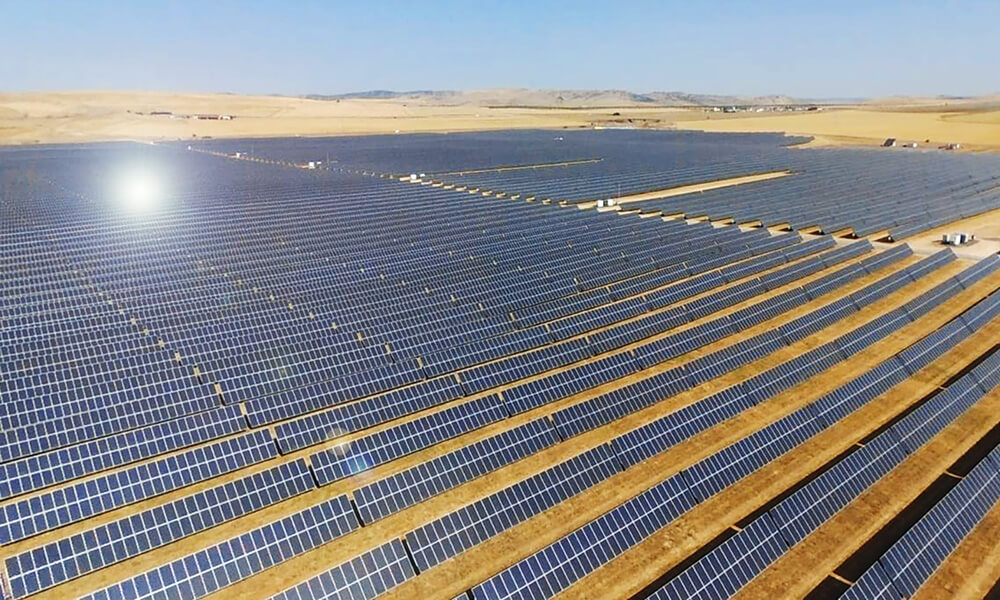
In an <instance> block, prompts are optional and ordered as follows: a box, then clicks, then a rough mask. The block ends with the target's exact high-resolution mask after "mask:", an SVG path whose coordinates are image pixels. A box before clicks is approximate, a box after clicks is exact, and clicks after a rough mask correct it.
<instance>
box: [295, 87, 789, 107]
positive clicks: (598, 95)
mask: <svg viewBox="0 0 1000 600" xmlns="http://www.w3.org/2000/svg"><path fill="white" fill-rule="evenodd" d="M308 98H310V99H316V100H360V99H379V100H395V101H399V102H412V103H415V104H426V105H437V106H504V107H515V106H532V107H542V106H544V107H562V108H594V107H627V106H664V107H685V106H719V105H744V106H745V105H752V106H773V105H778V104H802V103H809V101H808V100H798V99H795V98H791V97H788V96H782V95H774V96H737V95H711V94H692V93H687V92H649V93H636V92H630V91H626V90H560V89H527V88H498V89H489V90H465V91H453V90H443V91H433V90H415V91H406V92H394V91H388V90H372V91H365V92H354V93H349V94H339V95H332V96H324V95H310V96H308Z"/></svg>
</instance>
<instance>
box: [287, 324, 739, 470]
mask: <svg viewBox="0 0 1000 600" xmlns="http://www.w3.org/2000/svg"><path fill="white" fill-rule="evenodd" d="M729 333H730V332H729V331H728V328H727V329H725V330H722V331H720V333H718V334H716V335H713V336H706V335H701V336H698V335H697V334H693V335H686V336H684V338H685V340H686V343H685V344H684V345H683V347H682V348H678V349H677V351H676V355H680V354H683V353H685V352H688V351H691V350H694V349H696V348H698V347H700V346H702V345H704V344H706V343H709V342H710V341H712V340H713V339H718V338H719V337H722V336H724V335H729ZM727 353H728V351H726V350H724V351H723V353H722V354H721V355H719V359H721V360H725V359H726V358H727ZM630 361H631V357H630V356H629V355H628V354H623V355H612V356H610V357H607V358H603V359H600V360H597V361H590V362H587V363H584V364H582V365H580V366H578V367H575V368H573V369H571V370H569V371H562V372H560V373H558V374H556V375H552V376H548V377H545V378H542V379H539V380H536V381H533V382H530V383H527V384H523V385H522V386H519V387H516V388H511V389H509V390H506V391H505V392H504V393H503V398H504V402H503V406H504V407H505V410H506V411H507V412H509V413H510V414H517V413H519V412H523V411H524V410H528V409H530V408H533V407H537V406H541V405H543V404H548V403H551V402H554V401H555V400H558V399H560V398H563V397H566V396H569V395H572V394H573V393H577V392H579V391H583V390H585V389H589V388H591V387H594V386H595V385H599V384H600V383H604V382H608V381H612V380H615V379H618V378H621V377H623V376H625V375H627V374H630V373H633V372H635V371H637V370H638V369H639V365H636V364H634V363H631V362H630ZM652 364H655V363H652ZM689 385H693V384H689ZM492 402H493V400H492V399H491V398H490V397H487V398H485V399H480V400H474V401H473V402H471V403H468V404H466V405H460V407H456V408H455V409H448V410H463V411H468V412H470V413H473V414H475V413H478V412H480V411H481V410H482V409H481V408H480V405H486V406H488V405H492ZM461 406H465V407H467V408H464V409H463V408H461ZM444 412H445V413H447V411H444ZM438 414H441V413H435V414H432V415H430V416H428V417H424V418H421V419H417V420H416V421H412V422H410V423H406V424H403V425H401V426H397V427H395V428H390V429H387V430H384V431H382V432H380V433H378V434H375V435H373V436H368V437H364V438H359V439H357V440H355V441H353V442H351V443H350V444H349V445H347V447H340V446H338V447H337V448H335V449H331V450H324V451H321V452H319V453H317V454H314V455H313V463H314V465H315V464H319V465H321V466H320V467H319V470H321V471H324V473H323V474H321V473H320V472H319V471H318V472H317V477H318V479H319V480H320V481H321V482H324V483H325V482H329V481H334V480H336V479H340V478H343V477H346V476H348V475H350V474H353V473H354V472H356V471H357V469H359V468H370V467H373V466H376V465H378V464H382V463H383V462H386V461H388V460H393V459H395V458H397V457H398V456H401V455H402V454H401V453H403V454H408V453H412V452H415V451H417V450H419V449H421V448H424V447H427V445H429V444H430V443H435V442H433V441H432V440H437V439H438V438H437V437H435V436H437V435H439V433H438V432H439V429H440V428H439V427H437V426H436V423H437V420H438V419H439V418H440V417H438V416H436V415H438ZM335 416H338V414H337V413H321V414H320V415H315V416H312V417H307V418H306V419H302V420H299V421H293V422H291V423H287V424H282V425H279V426H278V428H277V434H278V440H279V445H281V446H282V448H283V451H290V450H293V449H298V448H301V447H305V446H306V445H309V443H315V442H316V441H317V440H319V441H322V439H328V438H329V437H331V436H336V435H339V434H340V431H337V430H334V429H332V428H333V427H335V426H336V427H339V424H340V423H341V421H340V420H338V419H333V417H335ZM505 416H506V415H501V414H499V413H496V417H495V418H503V417H505ZM331 419H333V420H331ZM335 422H336V423H337V425H335ZM487 422H492V421H487ZM482 424H483V425H485V424H486V422H484V423H482ZM303 425H304V426H305V427H306V428H305V429H303V427H302V426H303ZM469 425H470V426H472V425H474V423H469ZM479 426H482V425H479ZM410 429H427V430H428V433H425V435H423V436H420V435H416V434H410V433H408V432H409V430H410ZM458 433H464V430H462V431H459V432H458ZM458 433H456V435H457V434H458ZM404 440H405V441H404ZM387 447H391V451H388V450H387ZM330 461H332V462H330ZM328 462H330V465H329V466H330V467H331V468H334V474H332V475H329V476H328V475H326V474H325V470H326V468H327V466H328V465H327V463H328Z"/></svg>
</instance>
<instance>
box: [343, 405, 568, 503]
mask: <svg viewBox="0 0 1000 600" xmlns="http://www.w3.org/2000/svg"><path fill="white" fill-rule="evenodd" d="M538 426H539V427H540V426H541V424H538ZM546 429H548V430H549V431H548V437H549V441H548V442H547V443H551V442H552V434H551V430H550V428H548V427H545V428H543V429H540V430H539V433H544V432H545V431H546ZM510 433H511V434H512V435H514V436H515V439H516V438H517V434H515V433H514V432H510ZM543 443H545V442H543ZM537 449H538V448H537V447H536V448H534V450H533V451H537ZM514 459H516V458H508V459H507V462H509V461H510V460H514ZM502 464H506V463H502ZM493 468H496V466H494V467H493ZM453 485H454V484H453ZM362 510H363V511H364V509H363V508H362Z"/></svg>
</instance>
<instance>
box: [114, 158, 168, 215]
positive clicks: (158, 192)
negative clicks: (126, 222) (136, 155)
mask: <svg viewBox="0 0 1000 600" xmlns="http://www.w3.org/2000/svg"><path fill="white" fill-rule="evenodd" d="M165 196H166V190H165V189H164V183H163V180H162V178H161V177H160V176H159V174H158V173H156V172H155V171H154V170H152V169H149V168H130V169H125V170H123V171H121V172H120V173H119V174H118V176H117V179H116V184H115V200H116V202H117V204H118V206H119V208H121V210H122V212H125V213H127V214H131V215H135V216H142V215H149V214H152V213H155V212H157V211H158V210H159V209H160V208H161V207H162V205H163V202H164V200H165Z"/></svg>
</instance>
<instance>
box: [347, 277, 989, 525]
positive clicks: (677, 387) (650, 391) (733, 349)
mask: <svg viewBox="0 0 1000 600" xmlns="http://www.w3.org/2000/svg"><path fill="white" fill-rule="evenodd" d="M989 262H990V263H991V264H993V265H994V266H993V268H995V267H996V266H997V265H996V262H997V261H989ZM985 266H986V265H985V264H981V265H978V266H977V267H975V268H976V269H977V270H978V271H980V272H981V273H980V276H983V275H985V272H986V271H985V270H984V269H983V268H982V267H985ZM907 322H908V321H907ZM779 337H780V334H778V333H777V332H766V333H764V334H761V335H760V336H757V337H756V338H753V339H750V340H744V341H742V342H740V343H738V344H736V345H734V346H730V347H727V348H725V349H723V350H720V351H717V352H714V353H712V354H709V355H707V356H705V357H703V358H700V359H697V360H695V361H692V362H691V363H689V364H688V365H686V366H683V367H678V368H675V369H671V370H669V371H666V372H661V373H659V374H657V375H654V376H653V377H650V378H647V379H643V380H640V381H639V382H636V383H633V384H629V385H627V386H625V387H622V388H619V389H616V390H613V391H611V392H608V393H606V394H602V395H599V396H597V397H595V398H591V399H589V400H585V401H583V402H581V403H577V404H574V405H572V406H570V407H567V408H565V409H562V410H560V411H557V412H555V413H553V414H552V420H553V423H554V425H555V427H556V429H557V431H558V432H559V434H560V436H561V437H562V439H568V438H569V437H570V436H572V435H577V434H579V433H582V432H583V431H586V430H589V429H593V428H596V427H598V426H600V425H603V424H605V423H608V422H610V421H612V420H615V419H619V418H622V417H623V416H625V415H626V414H629V413H631V412H635V411H638V410H640V409H641V408H644V407H645V406H648V405H650V404H652V403H655V402H657V401H660V400H662V399H664V398H667V397H669V396H672V395H676V394H678V393H680V392H682V391H684V390H687V389H690V388H692V387H694V385H695V383H694V382H697V381H700V377H699V376H698V375H697V374H694V375H689V374H688V373H686V372H685V371H686V370H689V369H690V370H694V371H695V373H697V372H698V371H697V366H695V365H697V364H698V363H700V362H709V363H711V364H720V365H724V367H718V368H717V369H716V372H715V373H714V374H713V375H712V376H713V377H717V376H721V375H722V374H724V373H725V372H728V371H731V370H733V369H735V368H737V367H738V366H740V365H742V364H746V363H747V362H750V361H751V360H756V359H757V358H760V357H762V356H763V355H765V354H769V353H770V352H773V351H774V350H776V349H777V348H780V347H782V346H783V345H784V344H785V343H790V342H786V341H784V340H781V339H779ZM736 355H739V356H740V359H739V360H734V358H733V357H734V356H736ZM824 356H826V355H825V354H824ZM802 362H803V363H806V362H807V361H802ZM592 364H593V363H592ZM809 364H811V363H809ZM813 369H815V367H813ZM568 395H570V393H568V392H566V390H563V394H562V396H559V397H565V396H568ZM505 398H506V394H505ZM508 405H509V402H508ZM529 426H530V427H532V431H538V432H539V433H541V432H544V435H545V437H546V440H547V441H548V443H552V441H549V440H553V441H554V439H553V438H551V437H550V436H549V434H548V431H547V430H548V428H546V427H543V426H542V425H541V424H540V423H539V422H532V423H529V424H528V425H525V426H522V427H521V428H516V429H515V430H511V432H510V433H513V432H514V431H517V430H518V429H527V428H528V427H529ZM534 428H540V429H541V431H539V430H538V429H534ZM484 442H485V443H488V444H490V445H491V446H492V445H493V444H495V443H497V442H500V443H502V445H503V446H502V447H503V448H504V450H503V452H504V453H505V454H506V455H507V456H516V457H518V458H520V457H522V456H523V455H524V454H523V453H524V451H525V449H526V448H527V447H528V445H532V448H531V450H530V451H531V452H537V451H539V450H541V448H542V447H544V446H545V445H547V444H543V445H541V446H539V445H538V444H537V442H536V441H535V440H534V439H533V438H532V437H530V436H524V437H522V436H521V435H518V436H515V437H513V438H511V439H502V435H501V436H494V437H492V438H487V440H484ZM481 443H483V442H481ZM475 446H476V445H473V446H468V447H465V448H462V449H459V450H458V451H455V452H453V453H450V454H447V455H444V456H441V457H439V458H437V459H434V460H432V461H429V462H427V463H421V464H420V465H417V466H416V467H413V468H411V469H407V470H405V471H402V472H400V473H397V474H395V475H393V476H390V477H388V478H386V479H383V480H379V481H377V482H374V483H373V484H369V485H367V486H365V487H363V488H360V489H358V490H356V491H355V494H354V495H355V499H356V500H357V501H358V504H359V509H360V510H361V511H362V516H363V518H364V520H365V521H367V522H371V521H372V520H375V519H378V518H383V517H385V516H387V515H388V514H391V513H393V512H396V511H398V510H401V509H402V508H405V507H407V506H412V505H413V504H416V503H417V502H419V501H422V500H424V499H426V498H428V497H430V496H432V495H435V494H438V493H441V491H443V490H445V489H449V488H450V487H454V486H456V485H459V484H460V483H462V482H465V481H468V480H469V479H471V478H474V477H478V476H480V475H482V474H483V472H484V470H495V469H496V468H499V467H500V466H502V465H503V464H507V463H508V462H512V460H508V461H497V460H496V459H493V460H491V461H484V462H489V463H490V464H489V465H488V467H487V466H486V465H484V464H482V463H481V464H477V465H476V467H475V469H474V470H473V472H472V473H470V470H469V466H468V460H469V459H468V457H469V455H470V454H472V455H473V456H475V455H476V454H477V452H476V448H475ZM370 460H371V459H370V458H368V457H363V458H362V459H361V462H362V463H364V464H368V462H369V461H370ZM428 481H430V482H432V483H427V482H428Z"/></svg>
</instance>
